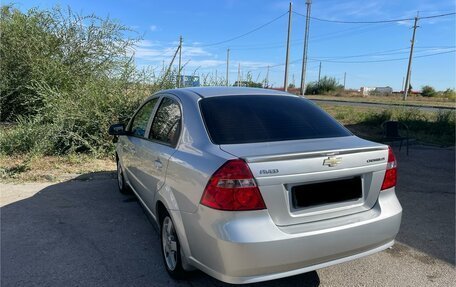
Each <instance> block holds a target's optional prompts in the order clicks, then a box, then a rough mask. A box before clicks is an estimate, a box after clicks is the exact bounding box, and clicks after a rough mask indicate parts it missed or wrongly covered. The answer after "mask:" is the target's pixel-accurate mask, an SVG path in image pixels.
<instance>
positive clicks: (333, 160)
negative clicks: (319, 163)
mask: <svg viewBox="0 0 456 287" xmlns="http://www.w3.org/2000/svg"><path fill="white" fill-rule="evenodd" d="M341 161H342V158H341V157H333V156H330V157H328V158H327V159H325V160H324V161H323V165H327V166H329V167H333V166H336V165H338V164H339V163H340V162H341Z"/></svg>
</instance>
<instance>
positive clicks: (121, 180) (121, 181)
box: [117, 160, 131, 194]
mask: <svg viewBox="0 0 456 287" xmlns="http://www.w3.org/2000/svg"><path fill="white" fill-rule="evenodd" d="M117 187H118V188H119V191H120V193H122V194H130V193H131V190H130V189H129V188H128V185H127V184H126V183H125V177H124V173H123V169H122V166H121V165H120V162H119V160H117Z"/></svg>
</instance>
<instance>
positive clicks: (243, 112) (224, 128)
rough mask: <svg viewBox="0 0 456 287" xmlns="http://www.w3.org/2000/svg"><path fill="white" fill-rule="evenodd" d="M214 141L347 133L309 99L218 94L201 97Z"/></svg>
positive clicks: (339, 135)
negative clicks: (216, 95)
mask: <svg viewBox="0 0 456 287" xmlns="http://www.w3.org/2000/svg"><path fill="white" fill-rule="evenodd" d="M200 106H201V113H202V116H203V119H204V122H205V124H206V127H207V130H208V132H209V135H210V137H211V140H212V142H213V143H215V144H238V143H255V142H272V141H286V140H299V139H312V138H329V137H344V136H350V135H351V133H350V132H349V131H348V130H347V129H345V128H344V127H343V126H342V125H340V124H339V123H338V122H337V121H336V120H334V119H333V118H331V117H330V116H329V115H328V114H326V113H325V112H323V111H322V110H321V109H320V108H318V107H317V106H316V105H315V104H313V103H312V102H310V101H309V100H306V99H303V98H299V97H289V96H262V95H248V96H220V97H211V98H205V99H202V100H201V101H200Z"/></svg>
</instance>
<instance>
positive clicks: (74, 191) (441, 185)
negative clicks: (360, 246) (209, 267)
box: [0, 146, 456, 286]
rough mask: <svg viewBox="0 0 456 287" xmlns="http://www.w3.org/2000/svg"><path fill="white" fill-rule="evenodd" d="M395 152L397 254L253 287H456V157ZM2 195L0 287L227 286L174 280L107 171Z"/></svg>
mask: <svg viewBox="0 0 456 287" xmlns="http://www.w3.org/2000/svg"><path fill="white" fill-rule="evenodd" d="M395 152H396V156H397V158H398V163H399V167H398V169H399V181H398V186H397V195H398V197H399V200H400V202H401V204H402V206H403V221H402V226H401V230H400V233H399V234H398V236H397V242H396V244H395V245H394V246H393V247H392V248H391V249H388V250H386V251H383V252H380V253H377V254H375V255H372V256H368V257H365V258H361V259H358V260H355V261H351V262H348V263H344V264H339V265H335V266H332V267H328V268H324V269H320V270H317V271H314V272H309V273H305V274H302V275H298V276H293V277H290V278H284V279H280V280H274V281H269V282H264V283H258V284H253V285H251V286H454V285H453V284H454V282H456V270H455V161H454V159H455V151H454V148H451V149H442V148H433V147H426V146H414V147H413V148H412V149H411V150H410V155H409V156H406V155H405V151H404V150H402V151H401V152H399V151H397V150H396V151H395ZM0 190H1V196H0V206H1V285H2V286H231V285H227V284H224V283H221V282H219V281H217V280H215V279H212V278H211V277H209V276H207V275H205V274H204V273H202V272H194V273H193V274H192V275H191V276H190V278H189V279H188V280H183V281H173V280H171V279H170V278H169V277H168V275H167V273H166V272H165V270H164V267H163V264H162V259H161V254H160V243H159V237H158V235H157V232H156V230H155V229H154V228H153V226H152V224H151V223H150V222H149V221H148V219H147V217H146V215H145V214H144V212H143V211H142V209H141V207H140V205H139V204H138V202H137V200H136V199H135V198H134V197H133V196H124V195H121V194H120V193H119V192H118V190H117V187H116V181H115V179H114V174H113V173H111V172H94V173H85V174H82V175H79V176H77V177H75V178H73V179H71V180H67V181H63V182H59V183H26V184H5V183H3V184H0ZM452 282H453V283H452Z"/></svg>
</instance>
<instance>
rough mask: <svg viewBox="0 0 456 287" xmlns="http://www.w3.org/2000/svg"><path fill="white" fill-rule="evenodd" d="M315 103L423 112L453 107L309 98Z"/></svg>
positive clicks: (451, 108) (449, 109)
mask: <svg viewBox="0 0 456 287" xmlns="http://www.w3.org/2000/svg"><path fill="white" fill-rule="evenodd" d="M310 100H311V101H313V102H315V103H322V104H329V105H335V106H354V107H377V108H385V109H387V108H410V109H418V110H420V111H423V112H438V111H440V110H442V111H454V110H455V108H454V107H437V106H435V107H434V106H429V107H425V106H418V105H407V104H403V105H402V104H383V103H375V102H357V101H345V100H339V101H338V100H326V99H315V98H312V99H310Z"/></svg>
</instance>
